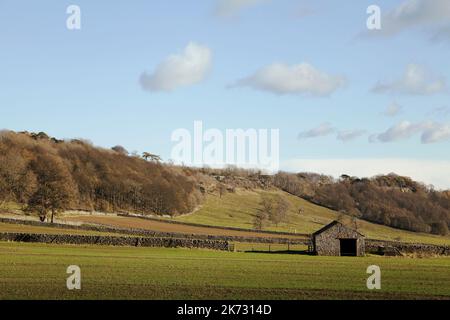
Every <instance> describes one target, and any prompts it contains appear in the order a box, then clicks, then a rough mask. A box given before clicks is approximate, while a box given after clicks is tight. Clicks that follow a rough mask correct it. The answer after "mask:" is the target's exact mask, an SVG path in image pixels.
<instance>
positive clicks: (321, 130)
mask: <svg viewBox="0 0 450 320" xmlns="http://www.w3.org/2000/svg"><path fill="white" fill-rule="evenodd" d="M334 132H336V129H335V128H334V127H333V126H332V125H331V124H330V123H328V122H324V123H322V124H320V125H319V126H317V127H315V128H313V129H310V130H307V131H303V132H300V133H299V135H298V139H307V138H317V137H324V136H328V135H330V134H332V133H334Z"/></svg>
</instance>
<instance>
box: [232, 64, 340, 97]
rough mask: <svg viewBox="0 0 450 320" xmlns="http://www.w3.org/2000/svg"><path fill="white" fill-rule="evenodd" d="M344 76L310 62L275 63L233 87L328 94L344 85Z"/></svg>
mask: <svg viewBox="0 0 450 320" xmlns="http://www.w3.org/2000/svg"><path fill="white" fill-rule="evenodd" d="M344 84H345V79H344V78H343V77H342V76H335V75H329V74H327V73H325V72H323V71H320V70H317V69H316V68H315V67H313V66H312V65H310V64H308V63H301V64H297V65H287V64H284V63H274V64H271V65H269V66H266V67H264V68H262V69H260V70H258V71H257V72H256V73H254V74H253V75H251V76H249V77H246V78H243V79H241V80H238V81H237V83H236V84H234V85H232V87H251V88H254V89H258V90H263V91H269V92H272V93H275V94H280V95H281V94H308V95H311V96H328V95H330V94H332V93H333V92H334V91H336V90H337V89H339V88H340V87H342V86H344Z"/></svg>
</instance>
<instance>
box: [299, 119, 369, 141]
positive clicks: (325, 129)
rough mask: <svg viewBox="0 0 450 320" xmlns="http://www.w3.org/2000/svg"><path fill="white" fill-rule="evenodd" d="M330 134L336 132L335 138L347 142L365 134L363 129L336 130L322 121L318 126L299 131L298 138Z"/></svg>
mask: <svg viewBox="0 0 450 320" xmlns="http://www.w3.org/2000/svg"><path fill="white" fill-rule="evenodd" d="M332 134H336V139H337V140H339V141H342V142H348V141H351V140H354V139H357V138H359V137H361V136H363V135H364V134H366V131H365V130H359V129H357V130H338V129H336V128H335V127H334V126H333V125H332V124H331V123H329V122H324V123H322V124H320V125H319V126H317V127H315V128H312V129H310V130H307V131H303V132H300V133H299V135H298V139H299V140H302V139H310V138H319V137H325V136H329V135H332Z"/></svg>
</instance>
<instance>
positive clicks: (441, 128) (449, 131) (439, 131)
mask: <svg viewBox="0 0 450 320" xmlns="http://www.w3.org/2000/svg"><path fill="white" fill-rule="evenodd" d="M449 139H450V125H449V124H442V123H436V122H430V123H429V124H428V126H426V127H425V129H424V131H423V132H422V137H421V140H422V143H435V142H441V141H446V140H449Z"/></svg>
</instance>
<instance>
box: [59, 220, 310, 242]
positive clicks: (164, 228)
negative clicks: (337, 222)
mask: <svg viewBox="0 0 450 320" xmlns="http://www.w3.org/2000/svg"><path fill="white" fill-rule="evenodd" d="M64 220H67V221H80V222H85V223H97V224H103V225H109V226H113V227H120V228H136V229H146V230H152V231H160V232H177V233H187V234H203V235H214V236H237V237H259V238H283V239H304V237H303V236H294V235H277V234H267V233H258V232H251V231H248V232H246V231H238V230H227V229H222V228H210V227H197V226H190V225H183V224H174V223H167V222H164V221H153V220H144V219H139V218H133V217H115V216H72V217H65V218H64Z"/></svg>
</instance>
